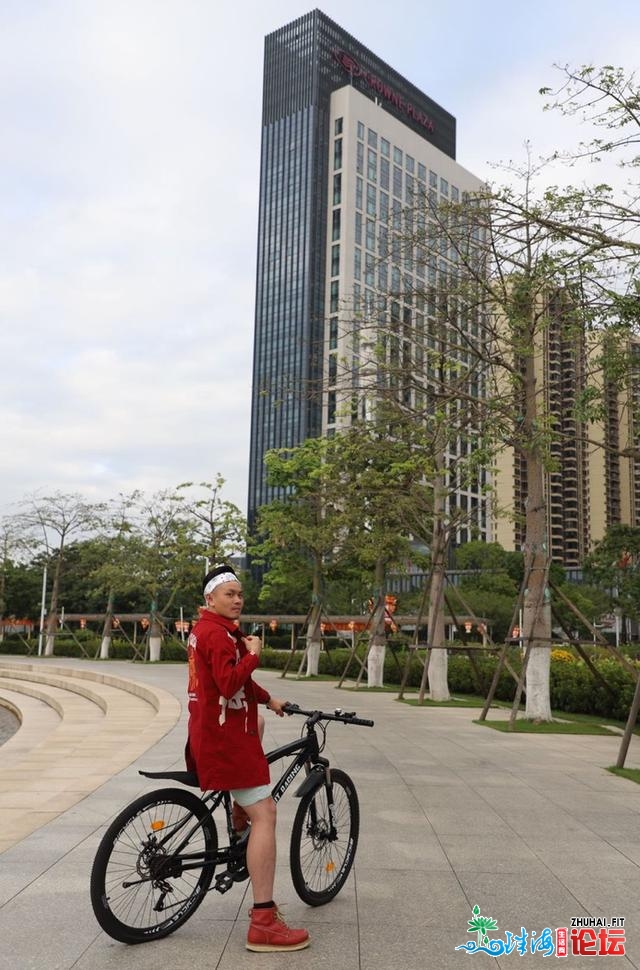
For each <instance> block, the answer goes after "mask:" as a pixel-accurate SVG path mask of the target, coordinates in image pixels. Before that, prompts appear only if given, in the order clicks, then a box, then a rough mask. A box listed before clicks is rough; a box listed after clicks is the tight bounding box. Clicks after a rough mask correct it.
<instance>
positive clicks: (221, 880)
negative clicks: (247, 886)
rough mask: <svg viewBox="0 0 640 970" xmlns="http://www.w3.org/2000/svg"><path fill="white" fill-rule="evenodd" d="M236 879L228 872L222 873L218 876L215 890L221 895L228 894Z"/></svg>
mask: <svg viewBox="0 0 640 970" xmlns="http://www.w3.org/2000/svg"><path fill="white" fill-rule="evenodd" d="M233 883H234V879H233V877H232V876H231V875H229V873H228V872H221V873H220V875H219V876H216V883H215V888H216V890H217V892H219V893H227V892H229V890H230V889H231V887H232V886H233Z"/></svg>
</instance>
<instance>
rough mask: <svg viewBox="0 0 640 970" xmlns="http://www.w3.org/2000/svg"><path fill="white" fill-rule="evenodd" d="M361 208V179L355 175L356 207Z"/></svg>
mask: <svg viewBox="0 0 640 970" xmlns="http://www.w3.org/2000/svg"><path fill="white" fill-rule="evenodd" d="M361 208H362V179H361V178H360V176H359V175H357V176H356V209H361Z"/></svg>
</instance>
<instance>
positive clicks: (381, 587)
mask: <svg viewBox="0 0 640 970" xmlns="http://www.w3.org/2000/svg"><path fill="white" fill-rule="evenodd" d="M385 579H386V577H385V563H384V561H383V560H381V559H379V560H378V561H377V562H376V574H375V584H376V589H377V590H378V600H377V603H376V605H375V607H374V611H373V616H372V618H371V633H370V634H369V656H368V657H367V687H382V686H383V685H384V660H385V655H386V652H387V640H386V632H385V623H384V620H385Z"/></svg>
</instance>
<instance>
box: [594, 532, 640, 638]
mask: <svg viewBox="0 0 640 970" xmlns="http://www.w3.org/2000/svg"><path fill="white" fill-rule="evenodd" d="M585 578H586V579H588V580H591V581H592V582H593V583H595V584H597V586H599V587H600V589H602V590H605V591H606V592H607V593H608V595H609V597H610V600H609V601H610V603H611V605H612V606H613V607H614V608H615V609H619V610H620V611H621V614H622V616H623V617H625V616H626V617H630V618H632V619H635V620H638V619H640V528H638V527H637V526H627V525H622V524H616V525H613V526H611V527H610V528H609V529H608V530H607V533H606V535H605V536H604V538H603V539H602V540H601V542H599V543H598V544H597V545H596V547H595V548H594V550H593V552H592V553H591V555H590V556H589V557H588V558H587V560H586V562H585ZM625 628H626V624H624V623H623V629H625Z"/></svg>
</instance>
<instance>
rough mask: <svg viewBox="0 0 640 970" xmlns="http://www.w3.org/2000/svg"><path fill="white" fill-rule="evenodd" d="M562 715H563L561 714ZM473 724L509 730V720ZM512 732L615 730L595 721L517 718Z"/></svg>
mask: <svg viewBox="0 0 640 970" xmlns="http://www.w3.org/2000/svg"><path fill="white" fill-rule="evenodd" d="M563 717H564V715H563ZM474 724H481V725H482V726H483V727H488V728H492V729H493V730H494V731H505V732H509V721H474ZM509 733H512V734H608V735H610V736H612V735H613V734H614V733H615V732H614V731H610V730H609V728H607V727H606V726H605V725H604V724H600V723H598V722H597V721H594V722H584V721H573V720H571V721H564V720H563V721H542V722H541V723H540V724H536V723H534V722H533V721H524V720H517V721H516V722H515V724H514V726H513V729H512V731H511V732H509Z"/></svg>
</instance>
